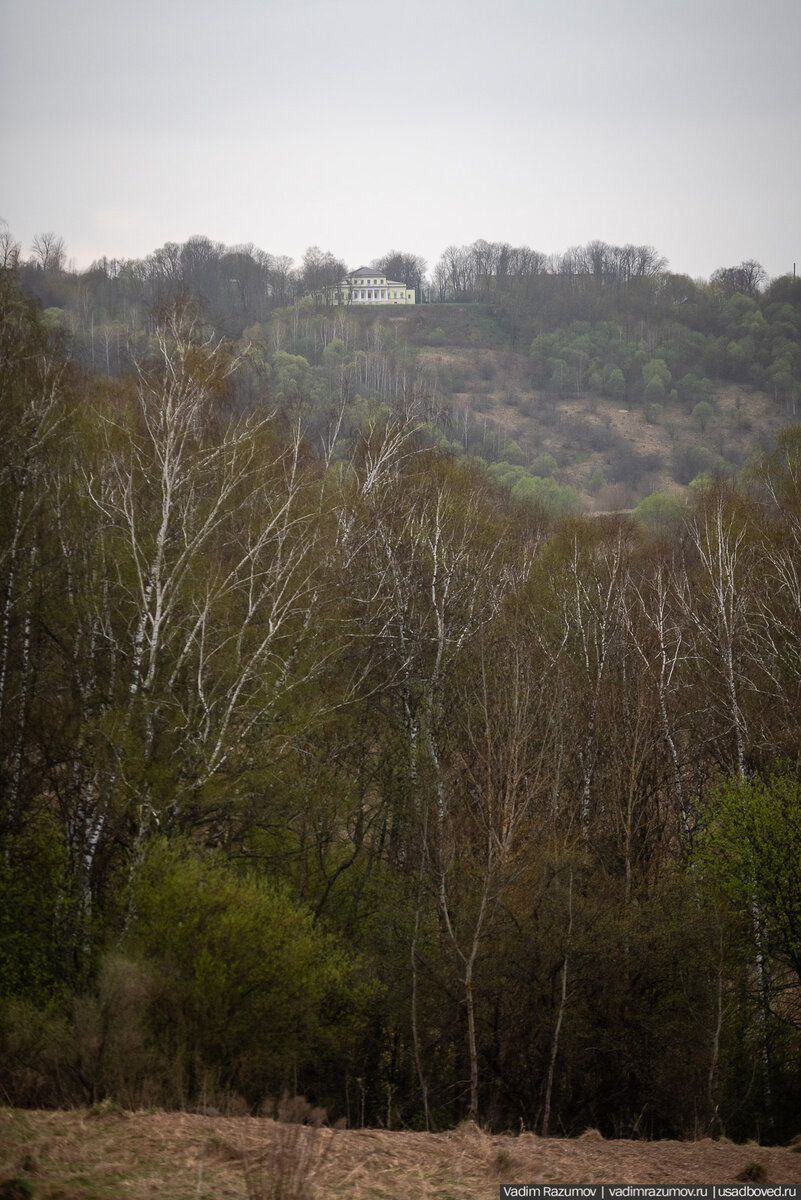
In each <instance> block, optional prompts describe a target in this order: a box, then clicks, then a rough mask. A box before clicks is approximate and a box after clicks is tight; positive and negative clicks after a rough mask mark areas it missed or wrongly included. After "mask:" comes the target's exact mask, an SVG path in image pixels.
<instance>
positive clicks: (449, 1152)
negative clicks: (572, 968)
mask: <svg viewBox="0 0 801 1200" xmlns="http://www.w3.org/2000/svg"><path fill="white" fill-rule="evenodd" d="M282 1139H283V1140H282ZM293 1139H294V1145H293ZM282 1154H289V1155H290V1157H291V1158H292V1160H293V1161H294V1159H295V1158H297V1157H299V1156H303V1155H305V1156H306V1158H305V1161H306V1163H307V1165H308V1167H309V1170H308V1171H307V1172H306V1183H305V1184H304V1186H306V1188H307V1191H306V1194H307V1195H309V1196H311V1197H313V1198H314V1200H322V1198H323V1197H325V1200H337V1198H342V1200H346V1198H347V1200H401V1198H403V1200H406V1198H407V1197H409V1196H414V1197H415V1198H416V1200H418V1198H421V1200H447V1198H450V1200H456V1198H457V1197H458V1200H487V1197H489V1196H495V1195H497V1185H498V1183H515V1182H525V1183H537V1182H540V1183H554V1184H559V1183H573V1184H582V1183H608V1182H610V1180H611V1181H613V1182H615V1183H621V1184H626V1183H630V1184H651V1183H653V1184H657V1183H661V1184H676V1185H683V1184H692V1183H718V1184H720V1183H734V1182H736V1181H737V1178H738V1174H739V1173H740V1172H742V1171H743V1170H745V1169H746V1168H747V1167H748V1165H749V1163H752V1162H754V1161H755V1157H756V1156H755V1153H754V1147H753V1146H738V1145H734V1144H732V1143H728V1144H723V1143H721V1142H713V1141H711V1140H710V1139H708V1138H707V1139H704V1140H703V1141H698V1142H673V1141H664V1142H650V1143H649V1142H630V1141H616V1140H604V1139H603V1138H601V1137H600V1136H599V1135H598V1134H597V1131H596V1135H595V1136H584V1137H579V1138H574V1139H566V1138H547V1139H543V1138H540V1137H537V1136H536V1135H535V1134H533V1133H528V1132H524V1133H521V1134H519V1135H515V1136H513V1135H510V1134H506V1135H493V1136H491V1135H489V1134H487V1133H485V1132H484V1131H483V1130H482V1129H479V1128H478V1127H477V1126H476V1125H473V1124H466V1125H462V1126H460V1127H459V1128H458V1129H454V1130H451V1131H449V1132H447V1133H411V1132H407V1131H400V1132H388V1131H386V1130H376V1129H343V1130H332V1129H330V1128H327V1127H325V1126H318V1127H315V1126H314V1125H312V1124H308V1123H307V1124H298V1123H295V1124H291V1123H287V1122H281V1121H276V1120H275V1119H273V1118H272V1117H224V1116H222V1117H209V1116H201V1115H200V1114H196V1113H143V1112H137V1113H130V1114H128V1117H127V1119H125V1120H120V1119H119V1117H118V1116H116V1115H111V1114H108V1115H106V1116H94V1117H90V1116H89V1115H88V1112H87V1111H85V1110H84V1111H70V1112H20V1111H19V1110H11V1109H0V1180H3V1179H8V1178H13V1177H15V1176H18V1175H20V1174H21V1171H20V1169H19V1168H20V1164H21V1162H22V1160H23V1158H24V1156H25V1155H30V1156H31V1159H32V1160H35V1163H36V1166H37V1171H36V1174H35V1175H33V1174H31V1177H30V1178H31V1183H32V1185H33V1188H34V1200H101V1198H104V1200H109V1198H111V1197H115V1198H118V1197H122V1196H125V1197H130V1198H131V1200H156V1198H158V1200H164V1198H165V1197H169V1198H170V1200H229V1198H230V1200H247V1198H248V1197H251V1198H253V1200H262V1198H270V1200H279V1198H280V1200H289V1197H290V1196H292V1193H291V1192H284V1193H281V1192H275V1191H273V1192H270V1191H269V1190H266V1189H269V1188H270V1187H272V1186H273V1184H272V1182H271V1178H270V1172H271V1171H273V1173H274V1167H275V1163H276V1162H280V1159H281V1155H282ZM246 1162H247V1164H248V1169H249V1170H250V1172H251V1180H250V1184H249V1183H248V1178H247V1174H246V1171H245V1163H246ZM759 1162H760V1164H761V1165H763V1166H764V1168H765V1171H766V1172H767V1178H768V1179H769V1180H770V1182H771V1184H782V1183H799V1182H801V1157H800V1156H799V1155H798V1154H797V1153H794V1151H793V1149H792V1148H791V1147H769V1148H768V1147H760V1148H759ZM287 1174H288V1176H289V1178H288V1180H287V1182H289V1183H291V1171H289V1172H287ZM249 1186H250V1188H251V1190H250V1192H249V1191H248V1187H249ZM257 1188H262V1189H263V1190H262V1191H261V1192H259V1191H258V1190H255V1189H257ZM300 1196H304V1194H303V1193H302V1192H301V1193H300ZM304 1200H305V1197H304Z"/></svg>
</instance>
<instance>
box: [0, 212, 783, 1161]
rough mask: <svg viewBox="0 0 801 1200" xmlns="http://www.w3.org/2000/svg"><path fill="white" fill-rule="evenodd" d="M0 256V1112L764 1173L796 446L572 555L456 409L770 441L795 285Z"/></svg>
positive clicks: (452, 263)
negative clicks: (229, 1115)
mask: <svg viewBox="0 0 801 1200" xmlns="http://www.w3.org/2000/svg"><path fill="white" fill-rule="evenodd" d="M37 241H39V240H37ZM3 246H4V258H3V263H4V265H3V268H2V272H0V289H1V294H0V389H2V411H0V421H2V430H0V445H2V448H3V449H2V463H0V488H2V497H0V522H2V534H1V535H0V553H2V566H3V570H2V595H1V596H0V604H1V605H2V616H1V617H0V739H2V767H1V768H0V789H1V791H0V1018H1V1019H0V1031H1V1032H0V1039H2V1040H1V1042H0V1086H2V1089H3V1092H4V1094H5V1095H6V1096H7V1097H8V1099H9V1100H10V1101H12V1102H14V1103H25V1104H63V1103H75V1102H86V1101H94V1100H98V1099H102V1098H104V1097H110V1098H113V1099H115V1100H118V1101H119V1102H121V1103H124V1104H129V1105H147V1104H159V1105H168V1106H169V1105H175V1106H182V1105H196V1104H198V1103H200V1102H203V1103H207V1102H209V1101H210V1100H211V1101H213V1102H215V1103H218V1104H220V1105H224V1104H229V1105H232V1106H233V1105H235V1104H240V1105H241V1104H243V1103H244V1104H245V1105H247V1106H248V1107H249V1108H251V1109H253V1110H256V1109H257V1108H258V1106H259V1105H260V1104H261V1103H262V1101H263V1100H264V1098H265V1097H266V1096H268V1095H277V1094H280V1092H281V1091H282V1090H283V1089H285V1088H290V1089H293V1090H298V1091H302V1092H303V1093H305V1094H306V1095H307V1096H308V1097H309V1098H310V1099H311V1100H313V1101H314V1102H315V1103H320V1104H324V1105H325V1106H326V1107H327V1108H328V1109H329V1112H330V1113H331V1114H332V1116H333V1117H338V1116H346V1117H347V1118H348V1119H349V1120H350V1121H351V1122H353V1123H358V1122H368V1123H383V1124H386V1125H388V1126H393V1127H395V1126H398V1125H401V1124H402V1125H406V1126H409V1127H421V1128H422V1127H425V1128H442V1127H444V1126H446V1125H448V1124H451V1123H453V1122H455V1121H458V1120H460V1119H461V1118H463V1117H465V1116H468V1115H469V1116H473V1117H475V1118H476V1119H479V1120H481V1121H482V1122H486V1123H488V1124H489V1125H491V1126H492V1127H495V1128H508V1127H514V1128H520V1123H521V1122H522V1123H523V1124H524V1125H525V1126H526V1127H528V1128H533V1129H536V1130H537V1131H542V1132H548V1131H550V1132H560V1131H568V1132H572V1131H577V1130H581V1129H583V1128H585V1127H586V1126H588V1125H593V1126H597V1127H598V1128H600V1129H601V1130H602V1131H603V1132H605V1133H608V1134H614V1133H617V1134H629V1135H634V1136H663V1135H678V1136H692V1135H699V1134H707V1133H711V1134H713V1135H720V1134H722V1133H727V1134H728V1135H729V1136H734V1137H739V1138H746V1137H763V1138H766V1139H780V1138H786V1137H789V1136H791V1135H792V1134H795V1133H797V1132H798V1130H797V1128H796V1126H795V1124H794V1121H795V1116H794V1114H796V1113H797V1112H798V1110H799V1103H800V1102H801V1092H799V1079H801V904H800V903H799V897H800V896H801V783H800V781H799V771H800V770H801V759H799V747H800V746H801V727H800V725H801V428H800V427H797V426H792V425H790V426H788V427H787V428H784V429H781V430H779V432H778V435H777V436H775V437H774V438H772V440H771V444H770V446H765V447H763V448H762V449H759V447H757V448H756V453H752V454H751V455H750V456H749V455H744V456H743V458H742V461H740V462H735V461H734V459H733V458H732V457H731V456H730V457H729V458H727V457H726V450H727V443H726V440H725V438H724V437H722V436H721V438H720V439H719V441H718V443H716V444H713V445H712V446H711V447H710V448H709V451H708V457H707V458H706V459H704V458H703V456H701V457H697V459H696V460H695V461H693V462H689V464H688V463H687V462H684V463H683V475H684V477H683V478H680V479H675V480H674V482H675V484H676V486H675V488H674V489H673V491H672V492H670V494H668V493H659V492H655V493H654V494H652V495H650V496H646V497H645V498H644V499H643V500H642V501H641V502H640V504H639V505H638V507H637V509H636V511H635V512H634V514H633V515H631V514H621V513H615V514H606V515H603V514H597V515H594V516H586V515H581V514H580V512H578V507H579V488H578V485H577V484H576V483H575V479H576V478H577V477H576V476H575V474H574V476H572V477H571V476H569V474H568V472H569V470H572V469H573V468H574V467H576V464H577V463H578V465H579V466H580V465H581V463H580V462H579V459H578V457H576V459H575V460H569V461H568V458H569V453H573V454H575V455H576V456H578V454H579V452H580V451H581V449H582V447H581V444H580V442H581V436H583V434H582V433H581V430H579V429H578V428H577V427H576V426H571V427H570V429H569V430H568V434H567V435H566V436H567V437H569V438H570V439H572V443H575V446H577V449H576V448H574V450H573V451H570V447H569V446H568V447H567V449H565V448H564V447H563V446H562V445H561V444H560V447H559V449H558V451H557V453H558V454H559V455H565V456H567V457H565V458H564V461H563V462H562V463H560V462H558V461H557V455H556V454H554V453H551V452H550V451H549V450H548V449H547V448H544V445H545V444H543V445H542V446H539V447H534V449H532V450H530V452H529V451H527V449H526V448H525V447H523V446H521V445H520V444H519V443H515V439H513V438H512V437H511V436H509V433H508V427H507V426H504V425H503V423H502V422H501V421H500V417H499V413H500V409H499V408H496V409H493V410H492V413H494V414H495V418H496V420H495V424H494V425H493V421H492V414H491V416H490V419H489V420H486V419H483V418H482V417H481V409H480V408H479V407H477V405H476V403H474V401H475V400H476V396H477V395H478V392H476V391H473V386H474V384H476V381H477V380H478V379H479V378H480V377H481V372H482V370H484V369H485V368H489V366H491V365H492V364H496V365H497V364H499V363H501V364H503V363H505V364H506V368H505V369H507V368H508V374H507V375H505V376H504V379H505V381H506V382H505V383H504V387H506V389H507V391H509V393H510V394H511V395H516V397H517V404H516V405H509V406H508V407H511V408H514V409H515V411H517V409H519V408H520V407H521V406H522V404H523V403H524V402H525V403H527V404H531V405H532V408H533V409H535V410H537V411H540V410H541V412H542V414H545V415H546V416H547V414H549V413H554V412H557V413H561V414H562V416H561V417H560V420H562V421H563V424H564V421H566V420H567V416H566V413H567V411H568V410H567V407H566V406H573V410H574V411H575V412H578V411H579V406H581V405H583V404H585V403H589V402H588V401H587V398H588V397H589V398H591V403H592V404H595V403H597V404H601V405H602V404H604V403H606V402H610V403H612V404H614V405H616V406H618V407H619V406H621V405H622V404H623V403H624V401H625V404H626V405H627V406H630V407H631V408H632V409H635V410H637V411H638V412H642V413H643V414H644V415H647V414H649V413H650V417H651V418H652V419H653V423H654V424H655V425H658V424H659V422H660V421H663V420H664V417H663V415H661V414H664V413H665V412H667V411H671V412H673V411H675V412H676V413H681V412H682V411H683V412H684V413H685V415H686V418H687V421H688V422H690V423H692V424H693V425H694V426H695V427H697V430H698V433H699V436H700V434H704V433H705V432H706V431H705V429H704V428H702V426H703V425H704V422H706V424H707V425H711V424H714V421H715V419H716V413H718V412H719V408H720V403H721V402H720V400H719V398H718V391H719V389H720V388H721V387H725V386H727V384H728V383H733V384H736V385H737V386H738V387H739V388H741V389H743V390H742V391H741V392H739V391H738V393H737V394H738V396H740V395H742V396H745V397H746V401H747V400H748V399H749V398H751V397H756V396H757V393H759V395H760V396H762V398H763V400H764V403H765V404H767V405H768V406H773V407H772V409H771V411H775V412H776V413H777V414H780V415H781V416H782V418H783V422H784V424H787V422H789V421H791V420H792V417H793V415H794V413H795V406H796V404H797V401H798V398H799V384H800V381H801V357H800V356H801V285H799V283H798V281H796V280H795V279H794V278H790V277H784V278H781V279H778V280H774V281H772V282H770V283H768V282H767V281H766V280H765V279H764V278H763V277H762V273H761V271H760V269H759V267H758V264H754V263H748V262H744V263H742V264H740V266H738V267H735V268H725V269H722V270H721V271H719V272H717V273H716V274H715V276H714V277H713V278H712V279H711V280H710V281H708V282H703V281H692V280H690V279H687V278H685V277H677V276H674V275H671V274H670V273H669V272H668V271H667V267H666V264H665V263H664V261H663V260H662V259H661V258H660V257H659V256H658V255H657V254H656V252H654V251H653V250H651V248H649V247H640V248H637V247H623V248H615V247H608V246H605V245H603V244H602V243H592V244H591V245H589V246H587V247H585V248H583V249H581V250H573V251H569V252H567V253H566V254H565V255H562V256H560V257H559V258H558V259H545V258H543V256H541V255H537V254H536V253H535V252H533V251H529V250H527V249H519V250H515V249H513V248H511V247H506V246H498V245H493V244H489V243H483V242H479V243H475V244H474V245H473V246H471V247H465V248H461V249H459V248H454V247H451V248H449V249H448V250H447V251H446V252H445V254H444V255H443V258H442V260H441V262H440V264H438V266H437V267H436V268H435V270H434V272H433V277H432V279H431V280H430V281H429V282H428V283H425V282H424V277H425V264H423V263H422V262H421V261H420V260H419V259H416V258H415V256H414V255H408V254H402V253H399V252H393V253H392V254H391V255H388V256H386V259H385V260H382V261H383V265H384V266H385V267H386V269H387V270H392V272H393V273H397V274H398V276H399V277H400V278H403V279H404V282H407V283H408V285H409V286H415V287H417V288H421V289H430V291H431V293H432V294H433V295H434V296H436V298H437V300H438V301H441V302H438V303H432V304H430V305H428V304H426V305H422V306H420V308H419V310H418V309H417V308H415V309H414V310H412V311H411V313H408V314H404V318H403V323H402V324H400V323H398V322H396V323H395V324H393V323H392V322H391V321H390V320H389V318H388V317H386V315H385V314H381V313H378V314H377V313H376V312H369V313H368V312H357V311H355V309H354V310H333V309H329V308H327V307H326V306H325V304H323V303H322V302H321V300H320V295H321V291H320V289H321V288H323V287H324V286H325V284H326V283H327V282H331V281H335V280H336V279H337V278H339V277H340V276H341V275H342V274H343V273H344V269H345V264H342V263H339V262H337V261H336V259H335V258H334V257H333V256H332V255H330V254H327V253H324V252H321V251H319V250H317V249H316V248H313V249H312V250H310V251H309V252H307V255H306V257H305V258H304V261H303V264H302V266H301V267H300V268H298V269H295V268H293V265H292V263H291V262H290V261H289V260H287V259H275V258H273V257H271V256H269V255H265V254H263V253H262V252H260V251H257V250H255V249H254V248H253V247H249V246H248V247H239V248H234V249H232V248H226V247H223V246H219V245H215V244H213V243H211V242H209V241H208V240H207V239H203V238H193V239H190V241H189V242H187V243H186V244H184V245H183V246H165V247H163V248H162V249H161V250H159V251H157V252H155V253H154V254H153V255H151V256H149V258H148V259H146V260H144V261H142V262H136V263H134V262H124V263H121V262H108V261H105V260H104V261H103V262H100V263H97V264H95V265H94V267H93V268H92V269H91V270H90V271H88V272H82V273H77V272H72V271H67V270H65V269H64V266H65V248H64V246H63V244H60V240H59V239H58V238H53V237H52V235H45V236H44V237H43V238H42V239H41V241H40V244H38V245H37V246H36V247H35V248H34V256H33V258H32V259H29V260H27V261H23V260H22V258H21V256H20V253H19V249H18V248H17V247H15V244H14V243H13V239H11V238H9V237H8V236H6V238H5V241H4V243H3ZM403 272H405V273H406V274H405V275H404V274H403ZM443 347H447V348H449V355H450V357H448V355H446V354H445V353H444V352H443ZM503 356H507V357H506V358H504V357H503ZM513 368H514V371H515V372H517V374H515V375H513ZM493 369H495V368H494V367H493ZM498 369H500V368H498ZM460 372H461V374H462V378H459V377H458V376H459V373H460ZM468 372H473V373H474V376H475V377H473V376H470V377H469V378H465V375H466V373H468ZM512 377H514V378H515V379H516V380H517V381H518V385H519V390H518V391H517V392H514V389H513V388H512V387H511V385H509V384H508V380H509V379H510V378H512ZM674 393H675V395H674ZM486 394H488V393H486ZM471 396H472V401H471ZM479 399H480V396H479ZM703 405H706V406H707V409H708V410H709V411H708V412H707V411H706V409H704V408H703V407H702V406H703ZM716 405H717V406H718V407H717V408H716ZM649 406H650V409H649ZM745 415H747V414H743V416H745ZM593 416H594V414H593V413H592V412H591V411H588V415H587V418H586V419H587V421H588V422H589V421H591V418H593ZM575 419H576V420H577V418H575ZM546 425H547V422H545V424H544V426H543V427H545V426H546ZM587 427H588V428H589V425H588V426H587ZM593 428H594V426H593ZM493 431H494V432H493ZM607 432H608V431H607ZM682 437H683V433H682V430H678V431H677V433H676V439H675V442H676V446H677V447H678V448H679V450H680V451H681V454H683V455H684V456H685V458H686V457H687V454H689V451H690V450H692V448H693V446H694V445H695V443H689V442H688V443H685V442H682V440H681V439H682ZM699 444H700V443H699ZM515 446H516V448H515ZM716 446H717V448H716ZM752 449H753V447H752ZM535 451H536V452H535ZM681 454H678V453H677V456H676V463H677V464H679V465H681V463H682V461H683V460H682V459H681ZM585 465H586V463H585ZM640 465H642V464H640ZM696 467H697V468H698V469H697V470H696V469H695V468H696ZM576 469H578V468H577V467H576ZM582 469H583V468H582ZM630 469H633V468H630ZM651 470H652V468H645V467H643V468H642V472H641V473H644V477H645V478H646V479H647V476H648V471H651ZM653 470H655V468H653ZM674 470H675V472H676V474H679V470H678V466H677V465H676V464H674ZM568 478H573V479H574V483H573V484H571V483H569V482H566V480H567V479H568ZM691 481H692V482H693V483H694V485H695V486H693V487H688V486H686V485H688V484H689V483H690V482H691ZM599 486H600V485H599ZM571 489H572V491H573V493H574V495H573V496H571V495H570V494H569V493H570V492H571ZM586 494H587V495H591V494H592V493H591V491H587V493H586Z"/></svg>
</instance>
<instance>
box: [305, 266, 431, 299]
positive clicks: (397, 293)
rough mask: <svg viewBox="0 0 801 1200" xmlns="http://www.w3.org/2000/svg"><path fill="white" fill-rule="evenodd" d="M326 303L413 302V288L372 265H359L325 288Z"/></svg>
mask: <svg viewBox="0 0 801 1200" xmlns="http://www.w3.org/2000/svg"><path fill="white" fill-rule="evenodd" d="M325 299H326V303H327V304H414V302H415V300H414V288H407V287H406V285H405V284H403V283H398V281H397V280H396V279H387V277H386V275H382V274H381V272H380V271H376V270H375V269H374V268H373V267H359V269H358V271H352V272H351V274H350V275H348V276H347V277H346V278H345V279H343V280H342V282H341V283H337V284H335V285H334V287H330V288H327V289H326V296H325Z"/></svg>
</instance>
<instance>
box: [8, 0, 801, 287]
mask: <svg viewBox="0 0 801 1200" xmlns="http://www.w3.org/2000/svg"><path fill="white" fill-rule="evenodd" d="M0 14H1V16H0V22H1V25H0V154H1V156H2V157H1V158H0V163H1V164H2V168H1V169H2V179H0V217H2V218H5V220H6V221H7V222H8V225H9V227H10V229H11V232H12V233H13V234H14V236H15V237H16V238H17V239H18V240H20V241H21V242H22V244H23V248H24V252H25V253H27V252H28V250H29V247H30V243H31V239H32V238H33V236H34V234H35V233H37V232H44V231H49V230H53V231H54V232H56V233H58V234H60V235H61V236H62V237H63V238H64V240H65V242H66V244H67V249H68V254H69V256H70V257H71V258H73V259H74V262H75V265H76V266H77V267H78V268H83V267H86V266H88V265H89V263H90V262H91V261H92V260H93V259H94V258H97V257H99V256H101V255H104V254H105V255H108V256H109V257H140V256H143V255H145V254H147V253H149V252H150V251H152V250H154V249H156V248H157V247H158V246H161V245H163V244H164V242H166V241H183V240H185V239H186V238H187V237H189V236H191V235H192V234H196V233H200V234H205V235H207V236H208V237H210V238H212V239H214V240H216V241H221V242H225V243H227V244H236V243H242V242H253V243H254V244H255V245H257V246H259V247H261V248H262V249H264V250H268V251H270V252H271V253H273V254H288V255H290V256H291V257H293V258H294V259H296V260H300V258H301V257H302V255H303V252H304V250H305V248H306V247H307V246H309V245H312V244H316V245H319V246H320V247H322V248H323V249H324V250H331V251H333V252H334V254H336V255H337V256H338V257H340V258H343V259H345V260H346V262H347V263H348V265H349V266H351V267H356V266H359V265H361V264H362V263H367V262H368V261H369V260H370V259H372V258H374V257H377V256H378V255H380V254H383V253H384V252H386V251H387V250H390V249H392V248H396V249H401V250H407V251H411V252H413V253H415V254H420V255H422V256H423V257H424V258H426V260H427V261H428V264H429V268H430V269H431V268H433V266H434V265H435V264H436V262H437V260H438V259H439V257H440V255H441V253H442V251H443V250H444V248H445V247H446V246H447V245H449V244H451V243H456V244H462V243H466V242H472V241H474V240H475V239H476V238H479V237H483V238H486V239H487V240H503V241H508V242H511V243H513V244H515V245H519V244H523V243H525V244H527V245H529V246H532V247H533V248H534V249H537V250H540V251H542V252H544V253H552V252H555V251H562V250H565V249H567V248H568V247H569V246H572V245H579V244H582V243H584V242H587V241H589V240H590V239H592V238H601V239H603V240H604V241H607V242H612V243H615V244H620V243H624V242H635V243H638V244H640V243H646V244H650V245H653V246H655V247H656V248H657V249H658V250H659V251H660V253H662V254H663V255H665V256H666V257H667V259H668V260H669V263H670V265H671V268H672V269H673V270H675V271H682V272H687V273H688V274H690V275H693V276H699V275H700V276H704V277H708V276H709V275H710V274H711V272H712V271H713V270H714V269H715V268H716V267H719V266H728V265H733V264H735V263H738V262H740V261H741V260H742V259H746V258H755V259H758V260H759V261H760V262H761V263H762V264H763V265H764V267H765V268H766V270H767V271H768V273H769V274H770V275H771V276H773V275H779V274H783V273H784V272H786V271H791V270H792V268H793V262H794V261H797V262H798V263H799V265H800V266H801V238H800V237H799V229H800V228H801V220H800V219H799V218H801V187H800V186H799V185H801V169H800V168H799V159H800V156H801V136H799V133H800V130H801V71H799V47H800V46H801V37H800V36H799V35H800V34H801V0H759V2H757V0H749V2H748V3H746V2H745V0H461V2H456V0H283V2H282V3H278V2H277V0H219V2H217V3H211V2H209V0H137V2H136V3H130V0H124V2H123V0H0Z"/></svg>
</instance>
